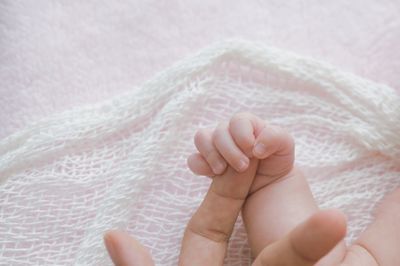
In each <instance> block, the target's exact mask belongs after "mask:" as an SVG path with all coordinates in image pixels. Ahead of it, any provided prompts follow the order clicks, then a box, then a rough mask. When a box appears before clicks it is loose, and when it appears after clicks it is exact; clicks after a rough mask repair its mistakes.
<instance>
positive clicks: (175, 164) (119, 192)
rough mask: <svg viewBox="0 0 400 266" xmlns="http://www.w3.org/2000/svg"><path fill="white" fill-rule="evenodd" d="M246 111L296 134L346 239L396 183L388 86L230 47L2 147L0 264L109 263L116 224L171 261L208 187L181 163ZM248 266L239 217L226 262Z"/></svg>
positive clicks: (398, 147) (303, 159) (247, 46)
mask: <svg viewBox="0 0 400 266" xmlns="http://www.w3.org/2000/svg"><path fill="white" fill-rule="evenodd" d="M239 111H251V112H253V113H255V114H257V115H259V116H261V117H262V118H264V119H266V120H268V121H270V122H272V123H275V124H278V125H281V126H283V127H285V128H287V129H288V130H289V131H290V132H292V133H293V135H294V137H295V139H296V144H297V146H296V147H297V149H296V156H297V162H298V164H299V165H300V166H301V167H303V169H304V171H305V172H306V175H307V176H308V179H309V181H310V183H311V188H312V191H313V193H314V195H315V197H316V199H317V201H318V203H319V204H320V206H321V207H322V208H327V207H329V208H340V209H341V210H343V211H344V212H345V213H346V214H347V216H348V219H349V235H348V238H347V240H348V241H352V240H354V238H355V237H356V236H357V235H358V234H359V233H360V231H361V230H363V229H364V228H365V227H366V225H367V224H368V223H369V222H370V221H371V211H372V210H373V208H374V206H375V205H376V203H377V202H378V201H379V200H380V199H381V198H382V197H383V196H384V195H385V194H386V193H387V192H388V191H390V190H393V189H394V188H396V187H397V186H398V185H399V183H400V182H399V176H400V134H399V132H400V97H399V96H398V95H397V94H396V92H395V91H394V90H393V89H391V88H389V87H387V86H384V85H380V84H376V83H373V82H370V81H368V80H364V79H361V78H359V77H357V76H354V75H351V74H348V73H344V72H341V71H339V70H337V69H335V68H333V67H330V66H327V65H326V64H323V63H320V62H317V61H314V60H311V59H308V58H304V57H301V56H297V55H294V54H290V53H287V52H284V51H280V50H277V49H274V48H268V47H263V46H259V45H257V44H251V43H245V42H238V41H235V42H226V43H222V44H219V45H216V46H213V47H210V48H208V49H206V50H204V51H202V52H200V53H199V54H197V55H195V56H193V57H191V58H188V59H186V60H184V61H182V62H179V63H178V64H176V65H174V66H173V67H171V68H169V69H167V70H165V71H164V72H161V73H160V74H158V75H157V76H156V77H154V78H153V79H151V80H150V81H148V82H146V83H145V84H143V86H142V87H141V88H140V89H139V90H136V91H135V92H134V93H130V94H126V95H123V96H120V97H116V98H114V99H111V100H109V101H107V102H104V103H102V104H99V105H95V106H88V107H84V108H79V109H74V110H70V111H67V112H64V113H61V114H55V115H52V116H50V117H49V118H46V119H44V120H41V121H39V122H37V123H35V124H32V125H30V126H28V127H26V128H25V129H24V130H21V131H19V132H17V133H15V134H13V135H11V136H10V137H8V138H6V139H4V140H3V141H1V142H0V180H1V181H2V184H1V185H0V236H1V237H0V247H1V250H0V261H1V263H5V265H12V264H13V265H26V264H35V265H71V264H74V265H109V264H110V260H109V259H108V257H107V254H106V252H105V249H104V247H103V243H102V234H103V233H104V232H105V231H106V230H108V229H112V228H122V229H126V230H128V231H129V232H130V233H132V234H133V235H135V236H137V237H138V239H139V240H141V241H142V243H144V244H145V245H147V246H148V247H149V248H150V249H151V250H152V253H153V256H154V258H155V261H156V263H157V264H158V265H175V264H176V261H177V256H178V250H179V245H180V240H181V237H182V233H183V230H184V227H185V224H186V222H187V220H188V219H189V217H190V216H191V214H192V213H193V211H194V210H195V208H196V207H197V206H198V204H199V202H200V201H201V199H202V198H203V196H204V193H205V191H206V189H207V186H208V184H209V180H208V179H207V178H202V177H196V176H194V175H193V174H191V173H190V171H189V170H188V169H187V167H186V164H185V160H186V157H187V156H188V155H189V154H190V153H191V152H193V151H194V145H193V144H192V143H193V142H192V138H193V135H194V133H195V131H196V130H197V129H198V128H200V127H212V126H215V125H216V124H217V123H218V122H220V121H223V120H226V119H228V118H229V117H230V116H231V115H232V114H234V113H236V112H239ZM266 223H268V221H266ZM249 262H250V252H249V248H248V245H247V243H246V233H245V231H244V228H243V226H242V222H241V220H240V219H239V221H238V223H237V226H236V229H235V231H234V234H233V237H232V241H231V247H230V250H229V253H228V257H227V259H226V264H227V265H248V264H249Z"/></svg>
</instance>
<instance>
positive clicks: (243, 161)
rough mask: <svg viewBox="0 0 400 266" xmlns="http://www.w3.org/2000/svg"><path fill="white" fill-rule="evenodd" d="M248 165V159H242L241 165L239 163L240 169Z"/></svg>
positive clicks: (242, 169) (244, 168)
mask: <svg viewBox="0 0 400 266" xmlns="http://www.w3.org/2000/svg"><path fill="white" fill-rule="evenodd" d="M248 165H249V162H248V161H247V160H244V159H242V160H240V162H239V165H238V167H239V171H244V170H246V168H247V166H248Z"/></svg>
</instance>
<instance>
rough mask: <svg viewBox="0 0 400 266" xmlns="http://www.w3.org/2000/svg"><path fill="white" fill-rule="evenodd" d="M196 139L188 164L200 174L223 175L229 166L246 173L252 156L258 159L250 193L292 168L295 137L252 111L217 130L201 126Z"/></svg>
mask: <svg viewBox="0 0 400 266" xmlns="http://www.w3.org/2000/svg"><path fill="white" fill-rule="evenodd" d="M194 141H195V145H196V148H197V150H198V153H195V154H192V155H191V156H190V157H189V158H188V165H189V168H190V169H191V170H192V171H193V172H194V173H195V174H198V175H206V176H210V177H212V176H215V175H221V174H222V173H224V172H225V170H226V169H227V167H228V166H231V167H232V168H233V169H235V170H236V171H237V172H243V171H245V170H246V169H247V168H248V166H249V162H250V159H251V158H256V159H258V160H259V165H258V168H257V171H256V176H255V179H254V182H253V185H252V188H251V189H250V193H252V192H254V191H256V190H258V189H260V188H261V187H263V186H266V185H268V184H270V183H271V182H274V181H275V180H277V179H279V178H281V177H285V176H287V175H288V174H289V173H290V172H291V170H292V169H293V162H294V140H293V138H292V137H291V136H290V134H288V133H287V132H286V131H285V130H283V129H282V128H280V127H277V126H272V125H269V124H267V123H266V122H265V121H264V120H262V119H261V118H259V117H257V116H255V115H253V114H251V113H239V114H236V115H234V116H233V117H232V118H231V119H230V121H229V122H224V123H221V124H220V125H218V126H217V128H216V129H215V130H209V129H201V130H199V131H198V132H197V133H196V135H195V138H194Z"/></svg>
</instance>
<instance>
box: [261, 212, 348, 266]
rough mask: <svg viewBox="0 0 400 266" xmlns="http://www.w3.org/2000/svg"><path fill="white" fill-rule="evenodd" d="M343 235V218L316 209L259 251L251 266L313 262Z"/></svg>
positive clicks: (331, 247) (308, 263)
mask: <svg viewBox="0 0 400 266" xmlns="http://www.w3.org/2000/svg"><path fill="white" fill-rule="evenodd" d="M345 234H346V219H345V217H344V215H343V214H342V213H341V212H339V211H337V210H326V211H319V212H317V213H316V214H314V215H313V216H311V217H310V218H308V219H307V220H306V221H305V222H303V223H302V224H300V225H298V226H297V227H296V228H295V229H293V231H291V232H290V233H289V234H288V235H287V236H286V237H284V238H283V239H281V240H278V241H277V242H275V243H273V244H271V245H269V246H267V247H266V248H265V249H264V250H262V251H261V253H260V254H259V255H258V257H257V258H256V260H255V261H254V263H253V266H266V265H281V266H286V265H287V266H289V265H296V266H311V265H315V264H316V263H317V262H318V261H319V260H320V259H321V258H322V257H324V256H325V255H326V254H328V253H329V251H331V250H332V249H333V248H334V247H335V246H336V245H337V244H338V243H339V242H340V241H341V239H343V237H344V236H345ZM340 259H341V258H340Z"/></svg>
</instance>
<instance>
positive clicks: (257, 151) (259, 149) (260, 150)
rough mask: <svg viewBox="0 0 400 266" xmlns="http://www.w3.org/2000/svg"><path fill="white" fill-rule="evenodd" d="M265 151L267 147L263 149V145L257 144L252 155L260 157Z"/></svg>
mask: <svg viewBox="0 0 400 266" xmlns="http://www.w3.org/2000/svg"><path fill="white" fill-rule="evenodd" d="M266 151H267V147H265V145H264V144H262V143H257V144H256V146H255V147H254V153H255V154H256V155H259V156H262V155H264V153H265V152H266Z"/></svg>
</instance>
